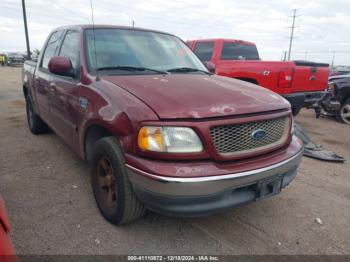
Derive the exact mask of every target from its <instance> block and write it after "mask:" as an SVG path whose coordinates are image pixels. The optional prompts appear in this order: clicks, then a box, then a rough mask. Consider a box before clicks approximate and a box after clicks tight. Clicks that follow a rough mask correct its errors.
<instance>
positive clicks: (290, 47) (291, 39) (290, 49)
mask: <svg viewBox="0 0 350 262" xmlns="http://www.w3.org/2000/svg"><path fill="white" fill-rule="evenodd" d="M296 14H297V9H293V16H292V17H293V22H292V27H291V29H292V31H291V33H290V39H289V50H288V60H290V57H291V53H292V43H293V37H294V28H295V18H296Z"/></svg>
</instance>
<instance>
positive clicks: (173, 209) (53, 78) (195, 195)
mask: <svg viewBox="0 0 350 262" xmlns="http://www.w3.org/2000/svg"><path fill="white" fill-rule="evenodd" d="M23 93H24V96H25V99H26V104H27V116H28V125H29V128H30V130H31V131H32V133H34V134H40V133H44V132H47V131H48V130H49V128H50V129H52V130H53V131H54V132H55V133H56V134H58V135H59V136H60V137H61V138H62V139H63V140H64V141H65V142H66V143H67V144H68V145H69V146H70V147H71V148H72V149H73V150H74V151H76V152H77V153H78V154H79V155H80V156H81V157H82V158H83V159H85V160H87V161H88V162H89V164H90V166H91V182H92V187H93V191H94V194H95V198H96V201H97V205H98V207H99V209H100V211H101V213H102V214H103V216H104V217H105V218H106V219H107V220H108V221H110V222H112V223H115V224H123V223H127V222H130V221H132V220H135V219H137V218H139V217H141V216H142V215H143V213H144V211H145V208H148V209H150V210H153V211H156V212H160V213H163V214H167V215H176V216H197V215H204V214H211V213H213V212H217V211H219V210H222V209H226V208H229V207H232V206H235V205H238V204H241V203H245V202H249V201H254V200H260V199H264V198H265V197H268V196H272V195H275V194H278V193H279V192H280V190H281V189H282V188H284V187H285V186H287V185H288V184H289V183H290V182H291V181H292V180H293V178H294V177H295V176H296V174H297V167H298V165H299V162H300V160H301V157H302V153H303V146H302V144H301V142H300V141H299V140H298V139H297V138H296V137H295V136H293V134H292V114H291V109H290V104H289V103H288V102H287V101H286V100H285V99H283V98H281V97H280V96H279V95H277V94H275V93H273V92H271V91H269V90H267V89H263V88H261V87H259V86H256V85H253V84H250V83H246V82H242V81H238V80H235V79H230V78H227V77H222V76H216V75H214V74H212V73H210V72H208V70H207V69H206V68H205V66H204V65H203V64H202V62H201V61H200V60H199V59H198V58H197V56H196V55H195V54H194V53H193V52H192V51H191V50H190V49H189V48H188V46H187V45H186V44H185V43H184V42H183V41H182V40H180V39H179V38H177V37H176V36H173V35H171V34H167V33H162V32H157V31H151V30H145V29H137V28H129V27H116V26H95V27H94V28H93V27H92V26H90V25H85V26H69V27H62V28H58V29H56V30H54V31H53V32H52V33H51V34H50V35H49V37H48V40H47V42H46V44H45V45H44V48H43V50H42V51H41V55H40V57H39V59H38V62H37V63H35V62H26V63H25V64H24V69H23Z"/></svg>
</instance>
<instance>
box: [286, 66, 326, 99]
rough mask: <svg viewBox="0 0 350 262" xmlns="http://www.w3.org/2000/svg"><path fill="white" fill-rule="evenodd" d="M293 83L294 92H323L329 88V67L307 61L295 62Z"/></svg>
mask: <svg viewBox="0 0 350 262" xmlns="http://www.w3.org/2000/svg"><path fill="white" fill-rule="evenodd" d="M294 63H295V71H294V76H293V82H292V90H293V92H312V91H323V90H325V89H326V87H327V82H328V74H329V65H328V64H323V63H313V62H306V61H295V62H294Z"/></svg>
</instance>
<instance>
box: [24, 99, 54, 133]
mask: <svg viewBox="0 0 350 262" xmlns="http://www.w3.org/2000/svg"><path fill="white" fill-rule="evenodd" d="M26 111H27V122H28V127H29V129H30V131H31V132H32V133H33V134H35V135H37V134H43V133H47V132H48V131H49V127H48V126H47V124H46V123H45V122H44V121H43V120H42V119H41V118H40V116H38V115H37V114H36V113H35V110H34V107H33V102H32V100H31V99H30V97H26Z"/></svg>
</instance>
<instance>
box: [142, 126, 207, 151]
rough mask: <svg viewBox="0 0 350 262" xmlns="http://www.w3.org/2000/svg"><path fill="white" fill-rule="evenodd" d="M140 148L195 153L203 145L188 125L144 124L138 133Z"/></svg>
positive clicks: (201, 148) (201, 149)
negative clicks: (162, 125)
mask: <svg viewBox="0 0 350 262" xmlns="http://www.w3.org/2000/svg"><path fill="white" fill-rule="evenodd" d="M138 146H139V148H140V149H142V150H146V151H155V152H168V153H196V152H201V151H203V145H202V142H201V140H200V139H199V137H198V135H197V134H196V133H195V132H194V131H193V129H191V128H188V127H159V126H144V127H142V128H141V129H140V131H139V135H138Z"/></svg>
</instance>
